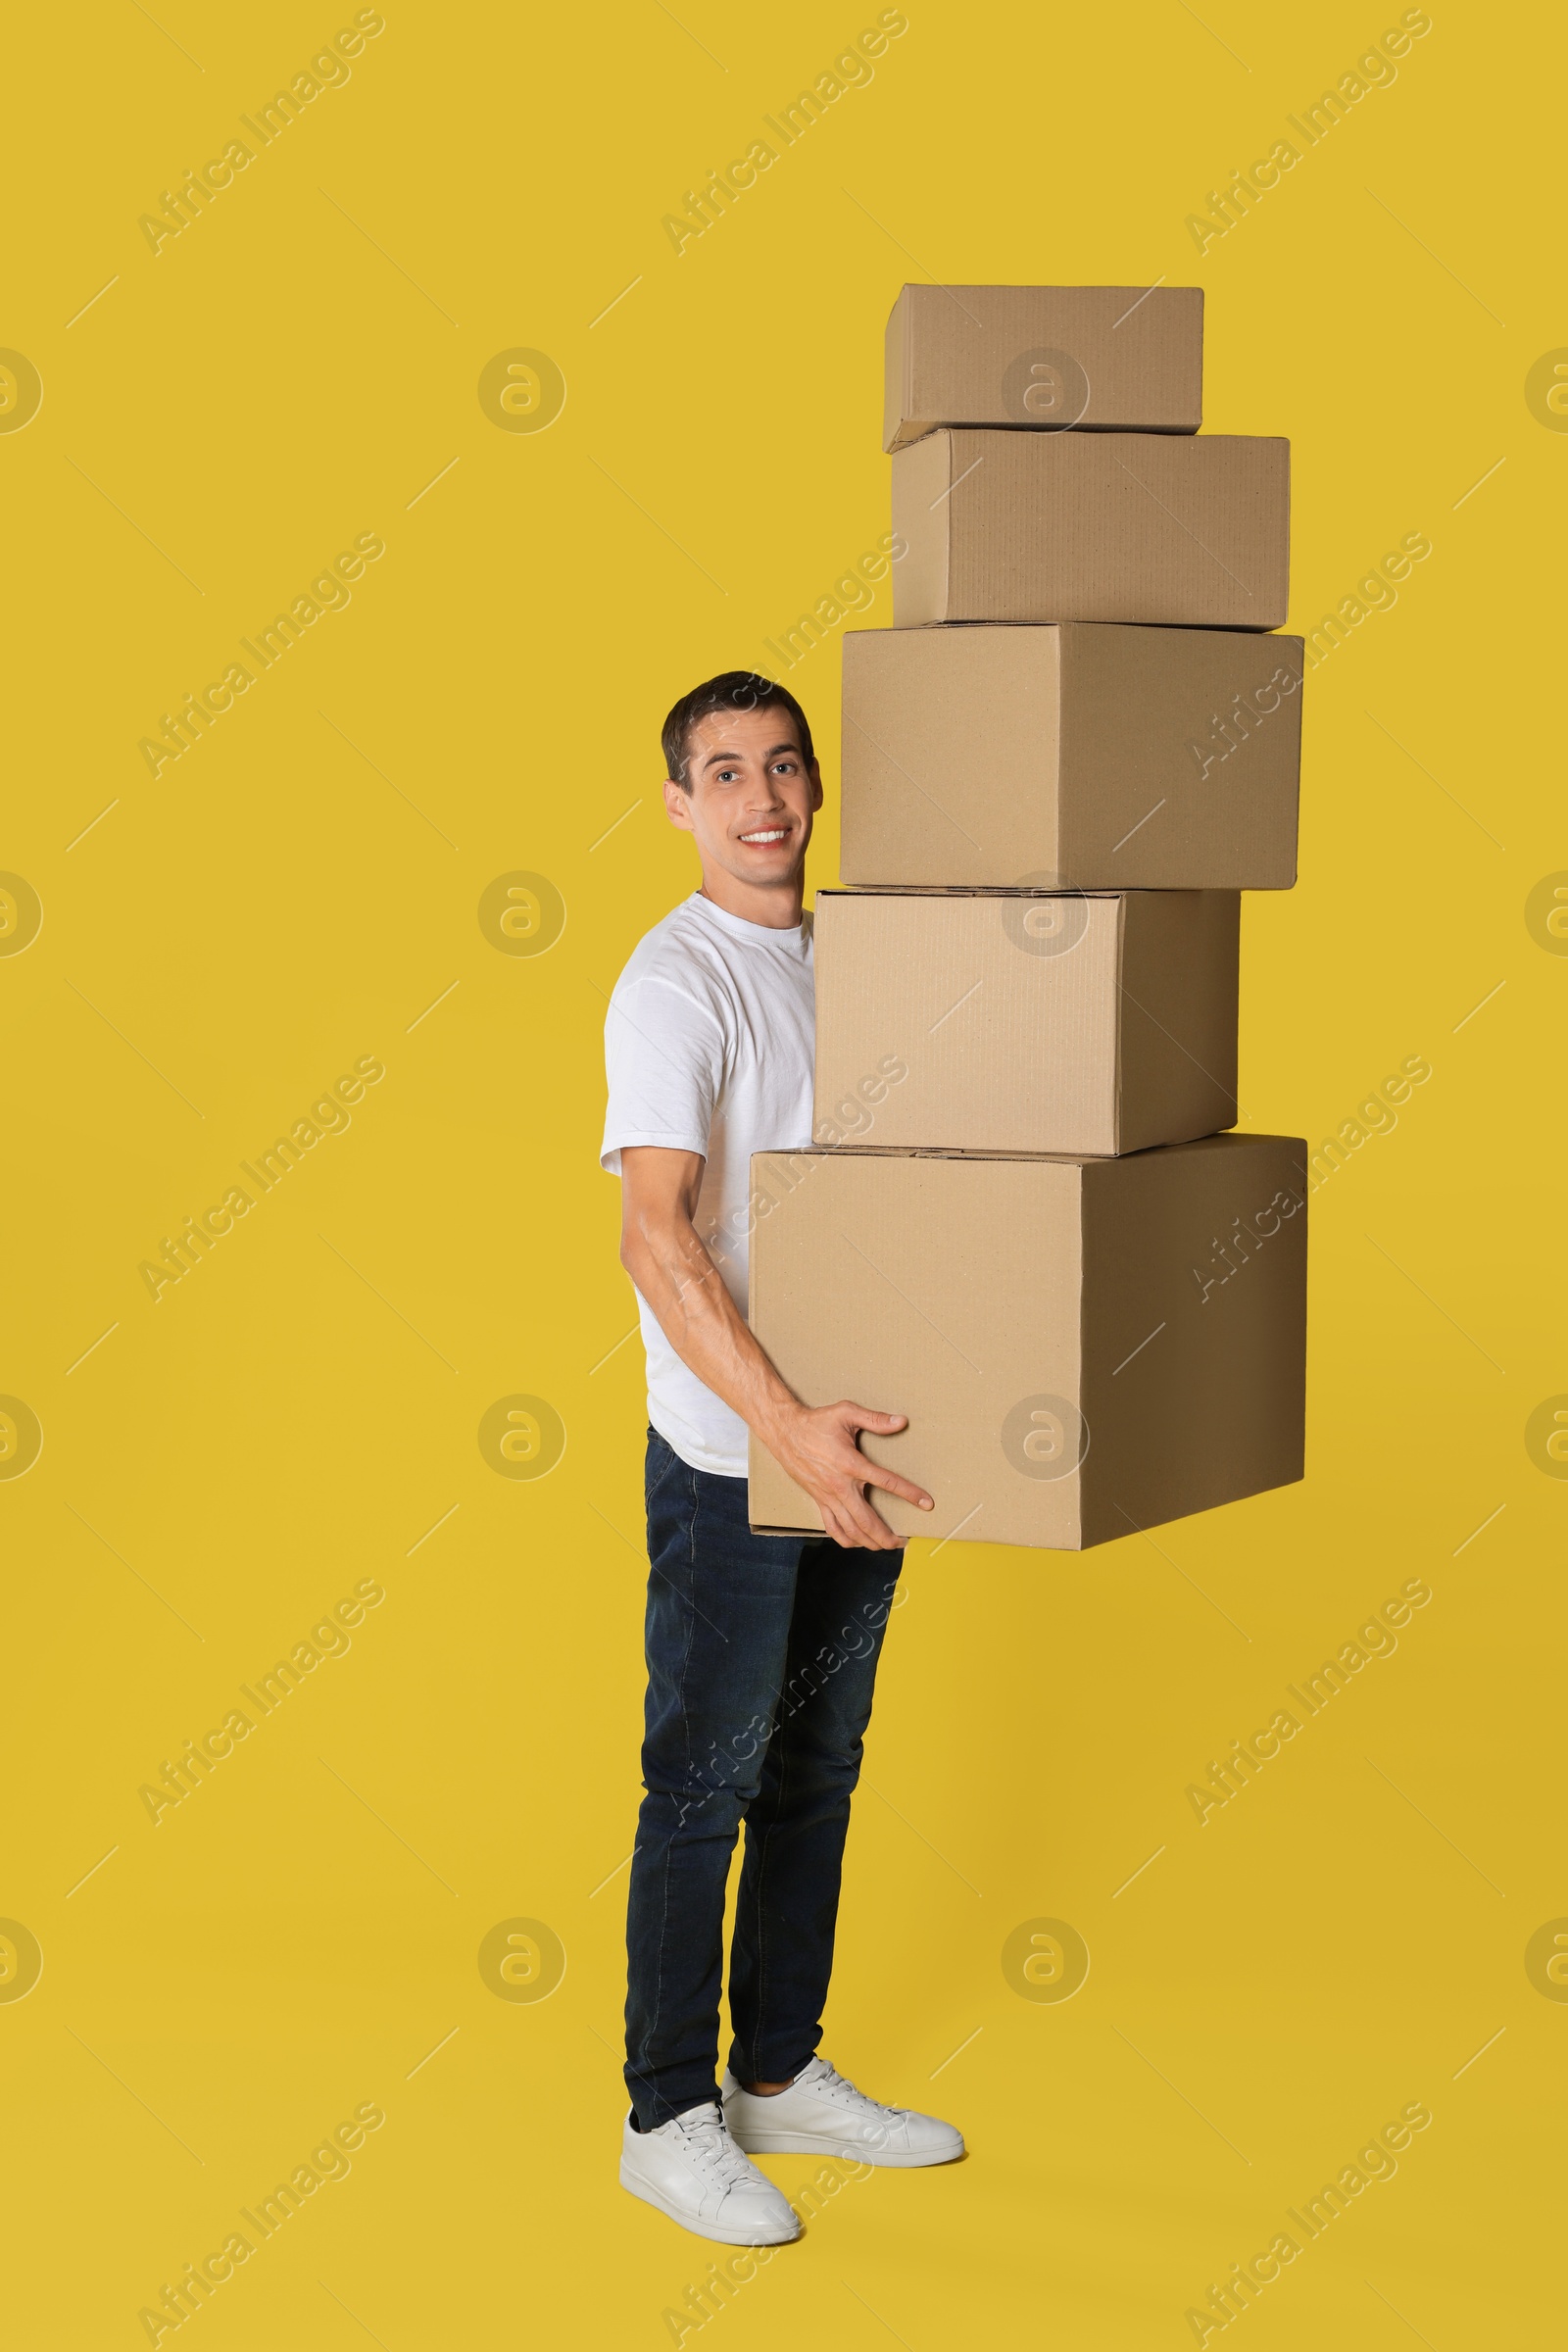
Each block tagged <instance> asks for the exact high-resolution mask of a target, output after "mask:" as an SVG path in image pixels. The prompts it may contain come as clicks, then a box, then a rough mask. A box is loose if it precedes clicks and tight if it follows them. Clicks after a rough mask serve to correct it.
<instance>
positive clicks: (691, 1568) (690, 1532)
mask: <svg viewBox="0 0 1568 2352" xmlns="http://www.w3.org/2000/svg"><path fill="white" fill-rule="evenodd" d="M686 1474H687V1476H688V1478H689V1479H690V1480H691V1506H692V1507H691V1519H690V1522H689V1524H688V1526H687V1530H686V1568H687V1579H688V1583H689V1584H695V1582H696V1577H697V1513H698V1509H699V1506H700V1504H701V1499H702V1497H701V1491H700V1489H699V1487H698V1484H697V1474H696V1472H695V1471H694V1470H692V1469H691V1468H690V1467H689V1466H687V1469H686ZM649 1565H650V1566H652V1565H653V1563H652V1561H651V1560H650V1563H649ZM665 1581H666V1582H667V1581H668V1579H667V1578H666V1580H665ZM688 1597H689V1598H690V1595H688ZM696 1624H697V1616H696V1602H695V1599H692V1600H691V1614H690V1615H689V1617H688V1619H687V1624H686V1646H685V1649H684V1650H683V1651H682V1653H681V1661H680V1679H679V1682H678V1684H677V1686H676V1688H677V1691H678V1693H679V1698H680V1722H681V1730H682V1733H683V1735H684V1737H685V1740H686V1778H687V1783H688V1786H689V1785H690V1781H691V1765H692V1755H691V1715H690V1711H689V1710H688V1708H687V1705H686V1678H687V1674H688V1671H689V1669H690V1666H691V1657H692V1641H693V1638H694V1635H695V1631H696ZM669 1880H670V1846H669V1841H668V1839H667V1838H666V1840H665V1845H664V1860H663V1870H662V1885H661V1887H660V1890H659V1892H660V1919H659V1961H658V1967H657V1970H656V1974H655V1993H654V2013H653V2016H652V2017H651V2018H650V2020H649V2022H648V2032H647V2035H646V2037H645V2046H646V2044H647V2043H652V2042H656V2041H657V2039H658V2034H659V2026H660V2020H661V2017H662V2012H663V2006H664V1982H665V1979H664V1952H665V1948H666V1946H667V1943H668V1940H669ZM640 2073H641V2070H640V2069H639V2074H640ZM654 2099H655V2105H656V2110H657V2108H660V2107H662V2106H664V2105H665V2104H666V2103H667V2102H666V2101H665V2100H664V2098H663V2096H662V2093H661V2092H660V2091H659V2090H658V2088H657V2086H656V2088H655V2092H654Z"/></svg>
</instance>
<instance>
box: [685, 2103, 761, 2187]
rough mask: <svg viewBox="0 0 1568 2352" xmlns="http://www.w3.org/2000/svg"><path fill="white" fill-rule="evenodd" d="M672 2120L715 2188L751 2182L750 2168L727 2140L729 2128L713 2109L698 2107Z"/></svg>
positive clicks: (741, 2154) (737, 2185) (744, 2157)
mask: <svg viewBox="0 0 1568 2352" xmlns="http://www.w3.org/2000/svg"><path fill="white" fill-rule="evenodd" d="M675 2120H676V2122H677V2123H678V2124H679V2126H680V2130H681V2136H682V2138H683V2139H684V2140H685V2141H686V2144H687V2146H688V2147H689V2148H690V2149H691V2152H692V2154H693V2155H694V2156H695V2157H696V2159H697V2161H698V2163H699V2164H700V2165H702V2167H703V2168H704V2170H705V2171H706V2172H707V2173H709V2174H710V2175H711V2178H712V2180H713V2182H714V2184H715V2186H717V2187H719V2188H739V2187H740V2186H742V2185H743V2183H745V2182H746V2181H748V2180H750V2179H751V2174H752V2167H751V2165H750V2163H749V2162H748V2161H747V2158H746V2156H745V2155H744V2154H743V2152H742V2151H741V2149H739V2148H738V2147H737V2146H736V2145H735V2142H734V2141H733V2140H732V2139H731V2137H730V2135H729V2127H728V2126H727V2125H726V2123H725V2122H724V2119H723V2117H722V2116H721V2115H720V2114H719V2112H718V2109H717V2108H716V2107H700V2108H698V2109H697V2110H696V2112H695V2113H694V2114H691V2115H682V2116H677V2117H676V2119H675Z"/></svg>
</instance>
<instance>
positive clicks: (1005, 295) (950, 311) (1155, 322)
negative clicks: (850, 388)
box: [882, 286, 1203, 450]
mask: <svg viewBox="0 0 1568 2352" xmlns="http://www.w3.org/2000/svg"><path fill="white" fill-rule="evenodd" d="M886 383H887V395H886V402H885V407H884V412H883V435H882V446H883V448H884V449H888V450H893V449H903V448H905V447H906V446H907V444H908V443H909V442H911V441H918V440H919V439H921V437H922V436H923V435H924V434H926V433H930V432H934V431H935V430H936V428H937V427H938V426H939V425H945V424H980V425H1009V426H1013V427H1016V428H1021V429H1023V430H1028V429H1029V428H1031V427H1033V428H1035V429H1040V428H1044V429H1045V430H1046V431H1048V432H1049V431H1053V430H1054V431H1057V432H1060V431H1061V430H1063V429H1064V428H1065V427H1069V426H1074V425H1076V426H1077V427H1078V429H1079V430H1080V431H1091V432H1113V433H1196V432H1197V430H1198V428H1199V426H1200V424H1201V422H1202V420H1203V294H1202V289H1201V287H1200V286H1156V287H1154V289H1153V291H1152V292H1151V291H1150V290H1149V289H1148V288H1147V287H1141V286H906V287H905V288H904V291H903V292H902V293H901V294H900V296H899V299H898V301H897V302H896V303H895V304H894V306H893V312H892V316H891V317H890V318H889V319H888V330H887V377H886Z"/></svg>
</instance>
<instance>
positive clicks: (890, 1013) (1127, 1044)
mask: <svg viewBox="0 0 1568 2352" xmlns="http://www.w3.org/2000/svg"><path fill="white" fill-rule="evenodd" d="M1240 913H1241V899H1240V896H1239V895H1238V893H1237V892H1235V891H1222V890H1209V891H1203V890H1137V891H1128V892H1122V893H1119V894H1117V893H1108V892H1107V893H1100V894H1095V895H1088V896H1085V895H1078V894H1068V895H1063V894H1057V895H1054V896H1051V897H1046V896H1040V897H1020V896H1018V895H1016V894H1009V895H1005V896H1004V895H1001V894H996V893H993V894H979V893H975V894H968V895H963V894H957V893H954V894H951V895H944V896H934V895H932V894H929V893H927V894H925V895H915V896H907V897H906V896H900V895H894V894H891V893H887V892H881V891H878V892H854V891H818V893H817V897H816V913H815V917H814V931H813V939H814V956H815V962H816V1096H815V1111H814V1116H813V1120H812V1134H813V1136H814V1138H815V1140H816V1142H817V1143H818V1144H820V1145H825V1146H828V1147H833V1146H838V1145H847V1146H849V1147H850V1148H852V1149H858V1150H866V1149H871V1150H876V1151H909V1150H915V1151H926V1150H930V1151H948V1152H973V1153H976V1154H978V1155H980V1156H982V1157H987V1156H991V1155H994V1154H996V1153H999V1152H1072V1153H1075V1154H1076V1153H1104V1152H1140V1151H1143V1150H1145V1149H1146V1148H1147V1147H1148V1146H1150V1145H1153V1144H1183V1143H1187V1142H1189V1141H1190V1140H1191V1139H1192V1138H1193V1137H1195V1136H1200V1135H1213V1134H1215V1133H1216V1132H1217V1131H1218V1130H1219V1129H1220V1128H1222V1127H1229V1126H1231V1125H1232V1124H1233V1123H1234V1121H1235V1118H1236V1024H1237V1006H1236V991H1237V953H1238V941H1239V931H1240Z"/></svg>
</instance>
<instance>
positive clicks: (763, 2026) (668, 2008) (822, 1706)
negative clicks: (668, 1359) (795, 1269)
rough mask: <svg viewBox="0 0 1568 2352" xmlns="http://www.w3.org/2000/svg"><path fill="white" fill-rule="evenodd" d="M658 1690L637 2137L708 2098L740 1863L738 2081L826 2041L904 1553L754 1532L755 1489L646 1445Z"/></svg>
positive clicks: (645, 1815)
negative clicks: (844, 1885)
mask: <svg viewBox="0 0 1568 2352" xmlns="http://www.w3.org/2000/svg"><path fill="white" fill-rule="evenodd" d="M647 1493H648V1556H649V1559H650V1562H651V1563H652V1571H653V1572H652V1574H651V1576H650V1578H649V1582H648V1615H647V1625H646V1633H645V1642H646V1648H647V1657H648V1698H647V1705H646V1714H645V1723H646V1732H645V1737H644V1741H643V1787H644V1789H646V1791H647V1794H646V1795H645V1796H644V1798H643V1801H642V1806H641V1809H640V1811H639V1814H638V1820H637V1845H636V1851H635V1852H634V1854H633V1856H632V1866H631V1892H630V1897H629V1901H628V1905H627V1917H626V1950H627V1963H628V1966H627V1978H628V1982H627V1993H626V2086H627V2089H628V2090H629V2092H630V2094H631V2102H632V2111H633V2114H634V2116H635V2118H636V2122H637V2125H638V2127H639V2129H640V2130H642V2131H653V2130H655V2129H656V2128H657V2127H658V2126H659V2125H661V2124H666V2123H668V2122H669V2120H670V2119H671V2117H672V2116H676V2115H680V2114H681V2113H683V2112H684V2110H685V2109H686V2108H688V2107H695V2106H698V2105H700V2104H701V2103H702V2102H704V2101H705V2100H709V2099H716V2098H717V2096H718V2087H717V2082H716V2080H715V2077H716V2072H717V2061H718V1998H719V1982H720V1977H721V1974H722V1969H723V1956H724V1955H723V1927H724V1896H725V1887H726V1883H727V1881H728V1877H729V1867H730V1857H731V1855H732V1854H733V1852H734V1849H735V1839H736V1835H737V1832H738V1831H739V1828H740V1824H741V1822H742V1821H743V1820H744V1821H745V1823H746V1856H745V1860H744V1862H743V1864H742V1868H741V1883H740V1897H739V1901H738V1904H737V1907H736V1914H735V1932H734V1939H733V1943H732V1946H731V1950H730V1963H729V2008H730V2024H731V2026H732V2028H733V2031H734V2040H733V2042H732V2044H731V2047H730V2058H729V2064H730V2067H731V2070H732V2072H733V2073H734V2074H735V2075H736V2076H737V2077H738V2078H739V2079H740V2080H741V2081H742V2082H784V2081H786V2080H787V2079H788V2078H789V2077H790V2076H792V2075H795V2074H798V2073H799V2071H800V2069H801V2068H802V2067H803V2066H804V2065H805V2064H806V2062H807V2060H808V2059H809V2057H810V2056H811V2055H812V2053H813V2052H814V2050H815V2048H816V2044H817V2040H818V2037H819V2036H820V2034H821V2031H822V2026H821V2010H822V2006H823V2003H824V2001H825V1999H826V1996H827V1985H828V1977H829V1975H830V1973H831V1971H832V1966H833V1930H834V1925H835V1923H836V1920H837V1917H838V1907H839V1877H840V1870H841V1865H842V1862H843V1855H844V1838H845V1832H846V1831H847V1829H848V1828H849V1820H850V1796H851V1793H852V1791H853V1790H854V1788H855V1784H856V1782H857V1780H858V1777H859V1771H860V1740H861V1736H862V1734H863V1733H864V1731H865V1727H866V1723H867V1720H868V1719H869V1716H870V1713H871V1691H872V1686H873V1684H874V1682H875V1680H876V1665H877V1658H878V1656H879V1654H880V1652H881V1648H882V1635H883V1629H884V1627H885V1626H886V1624H887V1618H888V1611H889V1609H890V1608H891V1607H892V1605H893V1595H894V1592H895V1590H896V1588H897V1584H898V1576H899V1569H900V1567H901V1565H902V1563H903V1558H904V1554H903V1552H902V1551H856V1550H847V1549H846V1548H845V1547H844V1546H843V1545H841V1544H834V1543H831V1542H829V1540H828V1539H827V1538H826V1537H824V1536H817V1537H804V1536H754V1535H753V1534H752V1532H751V1529H750V1528H749V1527H748V1525H747V1518H746V1481H745V1479H743V1478H717V1477H714V1476H712V1475H711V1473H710V1472H708V1471H705V1470H692V1469H690V1468H688V1466H687V1465H686V1463H684V1462H683V1461H682V1460H681V1459H680V1457H679V1455H678V1454H676V1453H675V1452H673V1451H672V1449H671V1448H670V1447H669V1446H666V1445H665V1443H664V1441H663V1439H662V1438H661V1437H660V1436H658V1435H657V1433H656V1432H655V1431H653V1430H650V1431H649V1433H648V1470H647Z"/></svg>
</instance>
